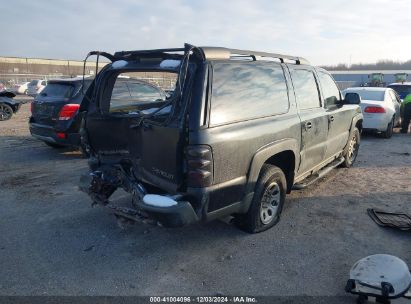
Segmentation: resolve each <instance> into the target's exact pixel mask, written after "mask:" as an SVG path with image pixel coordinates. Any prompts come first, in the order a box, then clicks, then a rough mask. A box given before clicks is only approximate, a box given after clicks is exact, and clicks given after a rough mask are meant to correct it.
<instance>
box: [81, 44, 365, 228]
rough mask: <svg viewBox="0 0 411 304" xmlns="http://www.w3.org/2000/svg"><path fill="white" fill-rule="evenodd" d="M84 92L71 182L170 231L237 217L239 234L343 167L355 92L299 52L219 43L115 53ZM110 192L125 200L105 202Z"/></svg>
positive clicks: (356, 128) (262, 224)
mask: <svg viewBox="0 0 411 304" xmlns="http://www.w3.org/2000/svg"><path fill="white" fill-rule="evenodd" d="M90 55H98V56H105V57H107V58H108V59H109V60H110V61H111V63H110V64H107V65H106V66H105V67H104V68H103V69H102V70H101V71H100V72H99V74H98V75H97V77H96V78H95V81H94V83H93V84H92V85H91V87H90V88H89V90H88V92H87V94H86V97H85V100H83V105H84V107H85V108H83V110H84V111H85V113H87V114H86V119H85V125H84V128H83V129H82V131H81V132H82V138H83V141H84V144H86V145H87V146H88V147H89V150H90V151H91V157H90V159H89V167H90V173H88V174H85V175H83V176H82V178H81V183H80V189H81V190H83V191H85V192H86V193H88V194H89V195H90V197H91V198H92V200H93V203H96V204H100V205H104V206H107V207H109V208H111V209H112V210H113V211H114V213H115V214H116V215H117V216H119V217H121V218H127V219H129V220H141V219H145V218H151V219H154V220H155V221H157V222H158V223H160V224H162V225H163V226H167V227H177V226H183V225H187V224H190V223H194V222H198V221H209V220H213V219H216V218H219V217H225V216H229V215H231V216H234V218H235V220H236V222H237V223H238V224H239V226H240V227H242V228H243V229H245V230H246V231H248V232H251V233H255V232H260V231H264V230H266V229H268V228H270V227H272V226H273V225H275V224H276V223H277V222H278V221H279V218H280V214H281V211H282V208H283V204H284V200H285V196H286V193H289V192H290V191H291V190H292V189H301V188H304V187H306V186H307V185H308V184H310V183H312V182H313V181H315V180H316V179H318V178H319V177H321V176H323V175H324V174H325V173H327V172H329V171H330V170H331V169H332V168H335V167H337V166H345V167H350V166H351V165H352V164H353V162H354V161H355V158H356V156H357V153H358V148H359V144H360V132H361V129H362V121H363V117H362V114H361V110H360V108H359V106H358V103H359V102H360V98H359V96H358V95H357V94H355V93H352V94H347V95H346V97H345V99H342V97H341V93H340V91H339V89H338V87H337V86H336V84H335V82H334V80H333V78H332V77H331V76H330V74H329V73H328V72H327V71H325V70H323V69H320V68H315V67H313V66H311V65H309V63H308V62H307V61H306V60H304V59H303V58H299V57H293V56H285V55H279V54H271V53H262V52H251V51H243V50H233V49H227V48H218V47H195V46H192V45H188V44H186V45H185V47H184V48H180V49H160V50H146V51H124V52H117V53H115V54H114V55H110V54H107V53H99V52H92V53H90ZM118 188H123V189H124V190H125V191H127V192H128V193H130V195H131V206H128V207H119V206H116V205H114V204H112V203H111V202H110V201H109V198H110V196H111V195H112V194H113V193H114V192H115V191H116V189H118Z"/></svg>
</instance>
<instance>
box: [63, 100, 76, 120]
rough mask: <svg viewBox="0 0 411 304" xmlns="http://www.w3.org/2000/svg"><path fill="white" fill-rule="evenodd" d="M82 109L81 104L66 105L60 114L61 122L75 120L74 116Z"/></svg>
mask: <svg viewBox="0 0 411 304" xmlns="http://www.w3.org/2000/svg"><path fill="white" fill-rule="evenodd" d="M79 109H80V105H79V104H72V103H69V104H66V105H64V106H63V108H62V109H61V110H60V113H59V120H69V119H71V118H73V116H74V115H76V113H77V111H78V110H79Z"/></svg>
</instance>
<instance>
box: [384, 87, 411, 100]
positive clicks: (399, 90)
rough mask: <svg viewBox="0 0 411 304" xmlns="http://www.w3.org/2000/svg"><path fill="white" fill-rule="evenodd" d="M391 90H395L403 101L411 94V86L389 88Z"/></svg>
mask: <svg viewBox="0 0 411 304" xmlns="http://www.w3.org/2000/svg"><path fill="white" fill-rule="evenodd" d="M388 87H389V88H391V89H393V90H394V91H396V92H397V94H398V95H400V98H401V99H404V98H405V97H406V96H407V95H408V94H411V86H407V85H392V86H388Z"/></svg>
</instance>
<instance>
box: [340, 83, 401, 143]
mask: <svg viewBox="0 0 411 304" xmlns="http://www.w3.org/2000/svg"><path fill="white" fill-rule="evenodd" d="M342 93H343V95H344V96H345V94H346V93H357V94H359V95H360V97H361V103H360V107H361V110H362V113H363V116H364V121H363V129H364V130H365V131H366V130H368V131H374V132H378V133H381V134H382V136H383V137H385V138H390V137H391V136H392V133H393V128H394V127H395V126H398V125H399V123H400V105H401V99H400V97H399V96H398V95H397V93H396V92H395V91H394V90H393V89H390V88H376V87H358V88H348V89H346V90H344V91H343V92H342Z"/></svg>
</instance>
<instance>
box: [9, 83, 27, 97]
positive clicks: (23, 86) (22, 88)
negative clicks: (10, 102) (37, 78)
mask: <svg viewBox="0 0 411 304" xmlns="http://www.w3.org/2000/svg"><path fill="white" fill-rule="evenodd" d="M29 83H30V82H22V83H16V84H15V85H14V86H13V90H12V91H13V93H15V94H27V92H28V84H29Z"/></svg>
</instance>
